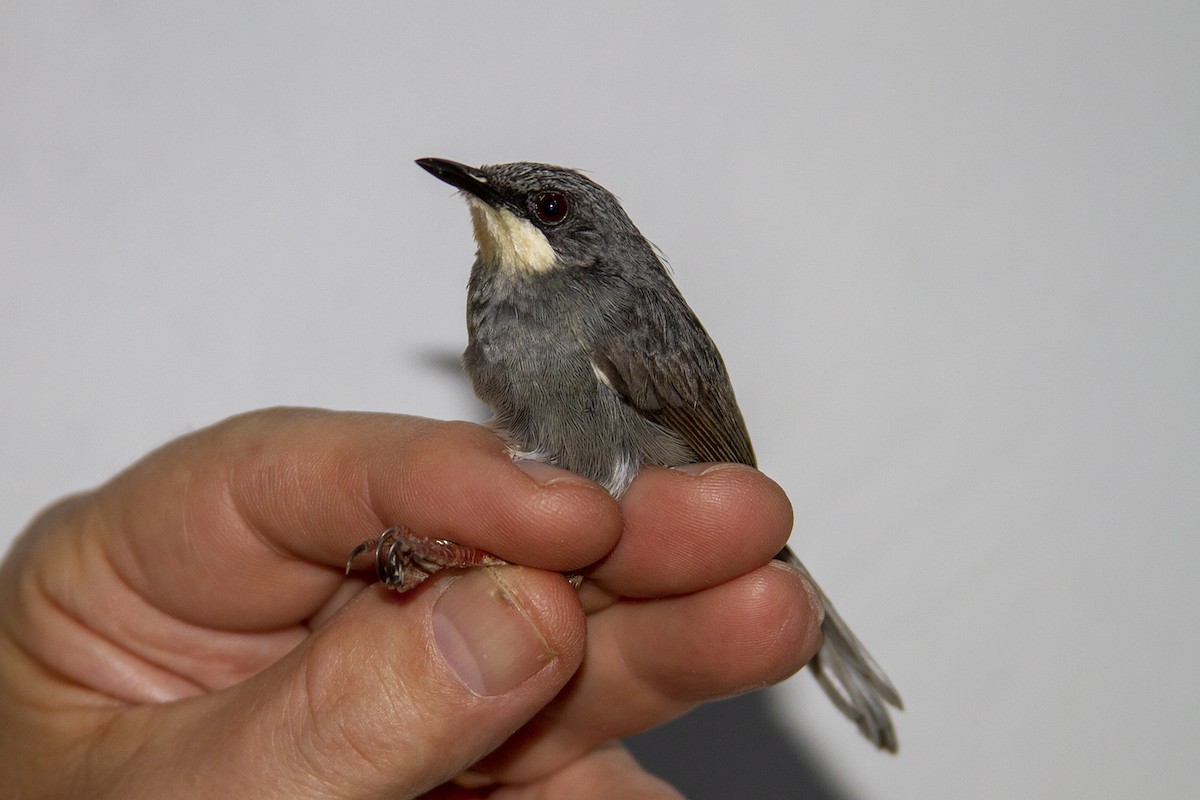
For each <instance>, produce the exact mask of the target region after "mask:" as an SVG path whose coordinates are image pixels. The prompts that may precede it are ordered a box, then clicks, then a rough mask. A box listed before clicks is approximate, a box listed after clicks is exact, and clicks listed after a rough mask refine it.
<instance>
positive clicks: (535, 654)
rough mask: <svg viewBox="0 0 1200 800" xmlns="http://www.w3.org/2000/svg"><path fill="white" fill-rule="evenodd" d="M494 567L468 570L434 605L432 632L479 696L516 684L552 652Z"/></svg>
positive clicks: (449, 661)
mask: <svg viewBox="0 0 1200 800" xmlns="http://www.w3.org/2000/svg"><path fill="white" fill-rule="evenodd" d="M496 573H497V570H494V569H472V570H468V571H467V572H466V573H465V574H464V575H463V576H462V577H460V578H457V579H455V580H454V582H453V583H452V584H451V585H450V586H449V587H448V588H447V589H446V591H445V592H443V593H442V596H441V597H439V598H438V600H437V602H436V603H435V604H434V607H433V638H434V641H435V642H436V643H437V647H438V650H439V651H441V654H442V658H443V659H445V661H446V664H447V665H449V667H450V669H451V670H452V671H453V672H454V674H455V676H457V677H458V679H459V681H461V682H462V684H463V685H464V686H466V687H467V688H468V689H470V690H471V691H472V692H473V693H475V694H477V695H480V696H483V697H494V696H496V695H498V694H504V693H505V692H507V691H510V690H512V689H515V688H516V687H517V686H519V685H520V684H521V683H523V682H525V681H526V680H528V679H529V678H530V677H532V676H533V675H534V673H536V672H537V671H538V670H540V669H541V668H542V667H543V666H544V665H545V664H546V663H547V662H548V661H550V660H552V659H553V658H554V657H555V655H556V654H555V653H554V651H553V650H551V649H550V647H549V645H548V644H547V643H546V640H545V639H544V638H543V637H542V635H541V633H540V632H539V631H538V629H537V628H536V627H535V626H534V625H533V623H532V622H531V621H530V620H529V618H528V617H527V616H526V615H525V613H524V611H523V610H522V609H521V608H520V607H519V606H518V605H517V604H516V602H515V601H514V598H513V595H512V593H511V592H509V591H508V589H507V587H506V586H505V585H504V583H503V581H502V580H501V579H500V578H499V577H498V575H497V574H496Z"/></svg>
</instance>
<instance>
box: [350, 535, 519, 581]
mask: <svg viewBox="0 0 1200 800" xmlns="http://www.w3.org/2000/svg"><path fill="white" fill-rule="evenodd" d="M372 551H374V553H375V575H376V577H378V578H379V580H380V582H382V583H383V585H384V586H387V587H388V588H389V589H395V590H396V591H397V592H407V591H408V590H409V589H412V588H413V587H415V586H417V585H418V584H420V583H421V582H422V581H424V580H425V579H426V578H428V577H429V576H430V575H432V574H433V573H435V572H438V571H439V570H443V569H459V568H465V567H483V566H496V565H500V564H506V563H508V562H506V561H502V560H501V559H499V558H496V557H495V556H494V555H492V554H491V553H488V552H485V551H483V550H480V549H479V548H476V547H467V546H466V545H461V544H456V543H454V542H451V541H447V540H446V539H425V538H422V537H420V536H413V535H412V534H410V533H409V532H408V529H407V528H405V527H403V526H400V525H397V526H395V527H391V528H388V529H387V530H385V531H384V532H383V533H381V534H379V536H378V537H376V538H375V539H368V540H367V541H365V542H363V543H362V544H360V545H359V546H358V547H356V548H354V551H353V552H351V553H350V557H349V558H347V559H346V574H347V575H349V574H350V572H351V571H353V569H354V562H355V561H357V560H358V558H359V556H362V555H366V554H368V553H371V552H372Z"/></svg>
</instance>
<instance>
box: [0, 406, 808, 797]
mask: <svg viewBox="0 0 1200 800" xmlns="http://www.w3.org/2000/svg"><path fill="white" fill-rule="evenodd" d="M791 521H792V518H791V507H790V505H789V503H788V500H787V498H786V496H785V495H784V493H783V492H782V490H781V489H780V488H779V487H778V486H777V485H776V484H775V483H773V482H772V481H771V480H770V479H768V478H767V477H765V476H764V475H762V474H761V473H759V472H757V471H755V470H752V469H750V468H748V467H742V466H734V465H720V466H715V467H714V466H713V465H707V466H696V467H690V468H687V469H686V470H667V469H659V468H652V469H647V470H645V471H644V472H643V473H642V475H641V476H639V477H638V479H637V480H636V481H635V482H634V484H633V485H632V486H631V487H630V489H629V490H628V492H627V493H626V494H625V496H624V497H623V498H622V500H621V501H620V503H618V502H617V501H614V500H613V499H612V498H610V497H609V496H608V495H607V494H606V493H605V492H604V491H603V490H602V489H601V488H600V487H598V486H596V485H595V484H592V483H590V482H588V481H586V480H583V479H582V478H579V477H577V476H573V475H571V474H570V473H565V472H562V471H560V470H556V469H553V468H550V467H545V466H542V465H532V466H531V465H521V466H518V465H515V464H514V462H513V461H512V459H511V458H509V456H508V455H507V453H506V452H505V449H504V447H503V445H502V443H501V442H500V441H499V440H498V439H497V438H496V437H495V436H494V435H492V434H491V433H490V432H488V431H487V430H486V429H484V428H482V427H480V426H477V425H473V424H470V423H454V422H438V421H433V420H427V419H419V418H415V417H405V416H398V415H385V414H355V413H335V412H326V411H316V410H300V409H273V410H268V411H262V412H255V413H252V414H247V415H243V416H240V417H236V418H233V419H231V420H227V421H225V422H223V423H220V424H218V425H215V426H213V427H211V428H207V429H205V430H202V431H199V432H197V433H194V434H191V435H189V436H186V437H184V438H182V439H179V440H176V441H174V442H172V443H170V444H168V445H166V446H165V447H163V448H161V449H160V450H158V451H156V452H154V453H152V454H150V455H149V456H147V457H146V458H144V459H142V460H141V461H139V462H138V463H137V464H135V465H134V466H132V467H130V468H129V469H128V470H126V471H125V472H123V473H121V474H120V475H118V476H117V477H115V478H113V479H112V480H111V481H109V482H108V483H106V484H105V485H103V486H101V487H100V488H99V489H96V490H95V491H91V492H87V493H84V494H81V495H77V496H75V497H71V498H68V499H66V500H63V501H60V502H59V503H57V504H55V505H54V506H52V507H51V508H49V509H48V510H46V511H45V512H43V513H42V514H41V515H40V516H39V517H38V518H37V519H35V520H34V521H33V522H32V523H31V525H30V527H29V528H28V529H27V530H26V531H25V533H24V534H23V535H22V537H21V538H20V540H19V541H18V543H17V544H16V545H15V546H14V548H13V549H12V550H11V551H10V552H9V554H8V555H7V557H6V559H5V561H4V563H3V565H0V721H2V724H0V795H3V796H6V797H10V796H15V797H22V798H38V797H54V798H73V797H80V798H83V797H87V798H110V797H111V798H118V797H120V798H128V797H196V798H204V797H222V798H223V797H230V796H235V797H260V798H285V797H286V798H294V797H311V798H385V797H386V798H415V797H428V798H470V797H483V796H487V797H490V798H560V797H561V798H584V799H585V800H586V799H587V798H609V797H617V796H619V797H628V798H677V797H679V795H678V793H676V792H675V791H674V790H673V789H672V788H671V787H669V786H667V785H666V784H665V783H663V782H662V781H660V780H658V779H657V778H655V777H653V776H651V775H649V774H648V773H646V772H645V771H643V770H642V769H641V768H640V767H639V766H638V765H637V764H636V762H634V760H633V759H632V758H631V757H630V756H629V755H628V753H627V752H625V751H624V750H623V749H622V748H621V747H620V746H619V745H617V744H614V743H613V742H614V741H615V740H616V739H619V738H620V737H622V736H625V735H629V734H632V733H635V732H639V731H643V730H647V729H649V728H651V727H654V726H655V725H658V724H661V723H663V722H665V721H667V720H669V719H672V718H674V717H676V716H678V715H679V714H681V713H683V712H684V711H686V710H688V709H689V708H692V707H693V706H695V705H696V704H697V703H700V702H703V701H706V700H710V699H715V698H719V697H725V696H729V695H732V694H737V693H740V692H744V691H747V690H749V689H753V688H757V687H761V686H766V685H769V684H772V683H775V682H778V681H780V680H782V679H783V678H785V677H787V676H788V675H790V674H792V673H793V672H795V671H796V670H797V669H799V668H800V667H801V666H802V665H803V664H804V663H805V662H806V661H807V660H808V659H809V658H810V657H811V656H812V654H813V653H814V652H815V650H816V648H817V646H818V645H819V643H820V632H819V621H820V610H819V608H818V607H817V605H816V603H815V601H813V600H812V599H811V598H812V594H811V591H810V590H809V587H808V586H807V584H806V583H805V582H804V580H803V579H802V578H801V577H800V576H799V575H797V574H796V573H795V572H793V571H792V570H790V569H789V568H788V567H786V566H784V565H783V564H780V563H779V562H771V563H768V562H769V561H770V559H771V556H772V555H773V554H774V553H775V552H777V551H778V550H779V549H780V547H781V546H782V545H783V543H784V541H785V540H786V539H787V536H788V533H789V531H790V528H791ZM400 522H402V523H403V524H405V525H406V526H408V528H409V529H410V530H411V531H413V532H414V533H418V534H420V533H427V534H428V535H430V536H437V537H442V538H447V539H452V540H454V541H457V542H460V543H463V544H466V545H469V546H473V547H478V548H481V549H483V550H486V551H488V552H491V553H494V554H496V555H497V556H499V557H501V558H503V559H504V560H506V561H509V562H511V563H513V564H521V565H523V566H520V567H518V566H500V567H487V568H477V569H473V570H469V571H465V572H464V571H457V570H447V571H445V572H441V573H438V574H437V575H435V576H434V577H432V578H430V579H429V580H428V581H426V583H425V584H423V585H422V586H420V587H419V588H418V589H416V590H414V591H412V592H410V593H407V594H405V595H404V596H399V595H397V594H395V593H393V592H389V591H387V590H386V589H383V588H382V587H380V586H378V585H372V586H369V585H368V583H369V578H370V576H362V575H354V576H351V577H346V576H345V575H344V573H343V566H344V562H345V559H346V556H347V554H348V553H349V552H350V551H351V550H352V549H353V548H354V546H355V545H357V544H358V543H359V542H360V541H362V540H363V539H364V538H367V537H370V536H374V535H375V534H377V533H378V532H379V531H380V530H382V529H383V528H385V527H387V526H389V525H393V524H396V523H400ZM581 569H584V570H585V571H586V575H587V579H586V580H585V582H584V584H583V586H582V587H581V589H580V591H579V592H576V591H575V590H574V589H573V588H572V587H571V586H570V585H569V583H568V582H567V580H566V579H565V578H564V577H563V576H562V574H561V573H563V572H571V571H577V570H581ZM480 653H483V654H485V655H484V656H482V657H481V656H480ZM729 768H730V769H736V768H737V765H736V764H730V765H729Z"/></svg>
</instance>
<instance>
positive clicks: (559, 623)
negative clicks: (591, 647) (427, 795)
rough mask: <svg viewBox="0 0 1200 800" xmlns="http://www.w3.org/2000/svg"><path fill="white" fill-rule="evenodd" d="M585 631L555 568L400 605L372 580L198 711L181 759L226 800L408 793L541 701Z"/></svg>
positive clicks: (559, 682)
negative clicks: (192, 761) (285, 650)
mask: <svg viewBox="0 0 1200 800" xmlns="http://www.w3.org/2000/svg"><path fill="white" fill-rule="evenodd" d="M585 631H586V629H585V621H584V617H583V612H582V610H581V609H580V606H579V601H578V599H577V597H576V594H575V592H574V590H573V589H571V588H570V586H569V585H568V583H567V582H566V580H564V579H563V577H562V576H561V575H558V574H556V573H549V572H542V571H539V570H533V569H526V568H521V567H510V566H504V567H490V568H476V569H472V570H468V571H466V572H463V573H460V574H447V575H441V576H436V577H435V578H432V579H430V580H429V581H427V582H426V584H425V585H423V586H422V587H421V588H420V589H419V590H417V591H415V592H413V593H411V594H409V595H405V596H404V597H403V598H401V597H398V596H397V595H396V594H395V593H393V592H390V591H387V590H385V589H383V588H382V587H379V586H373V587H370V588H368V589H367V590H366V591H363V592H361V593H360V594H359V595H358V596H357V597H355V598H354V599H353V600H351V601H350V602H349V603H347V605H346V606H345V607H343V608H342V609H341V610H340V611H339V612H338V613H337V614H336V615H335V616H334V617H332V618H331V619H330V620H329V621H328V622H327V623H326V624H325V625H324V626H322V627H321V628H320V629H318V630H317V631H316V632H314V634H313V635H312V636H311V637H309V638H308V639H307V640H306V641H305V642H304V643H303V644H302V645H300V646H299V647H297V649H296V650H294V651H293V652H292V653H290V654H288V656H286V657H285V658H284V659H283V660H281V661H280V662H278V663H277V664H275V665H274V666H272V667H271V668H270V669H268V670H266V671H264V672H262V673H260V674H259V675H258V676H256V677H255V678H253V679H251V680H249V681H247V682H245V683H243V684H240V685H239V686H237V687H236V688H233V689H231V690H229V691H227V692H222V693H219V694H218V695H213V696H210V697H209V698H207V699H208V700H213V701H215V700H217V699H218V698H222V700H223V701H224V702H223V703H222V704H221V705H222V708H221V709H220V710H219V711H215V712H214V710H213V709H212V708H210V709H209V711H210V712H213V713H209V714H205V715H204V716H205V717H207V720H206V721H205V724H204V725H203V726H202V727H204V728H205V729H206V730H205V731H204V733H205V734H208V735H200V736H197V735H196V734H197V733H198V731H197V730H196V729H195V727H193V726H187V727H190V728H192V730H191V731H190V732H189V734H188V735H187V738H188V739H189V740H190V742H191V747H189V751H190V754H191V755H192V756H193V757H195V758H197V759H199V760H200V761H202V762H204V763H206V764H207V765H208V768H204V767H201V769H200V770H199V771H200V772H201V773H203V772H209V771H210V770H211V774H210V775H209V776H208V777H207V778H206V779H202V781H201V782H203V783H205V784H207V785H208V786H209V787H210V788H212V787H220V788H222V789H223V791H220V792H219V794H220V796H223V797H227V796H231V795H230V794H229V792H230V791H232V792H233V795H232V796H256V797H277V796H278V797H314V798H357V797H381V796H382V797H415V796H417V795H420V794H422V793H424V792H426V791H428V790H429V789H431V788H433V787H435V786H438V785H440V784H442V783H445V782H446V781H448V780H451V779H452V778H454V777H455V776H456V775H459V774H461V773H462V772H463V771H465V770H466V769H467V768H468V767H470V766H471V765H472V764H473V763H475V762H476V761H478V760H479V759H480V758H482V757H483V756H484V755H486V754H487V753H489V752H491V751H492V750H494V749H495V748H496V747H498V746H499V745H500V744H501V743H502V742H504V741H505V740H506V739H507V738H508V737H509V736H511V735H512V734H513V733H514V732H515V731H516V730H517V729H518V728H520V727H521V726H522V725H523V724H524V723H525V722H527V721H528V720H529V719H530V718H531V717H532V716H533V715H534V714H536V713H537V712H538V711H539V710H541V708H542V707H543V706H545V705H546V704H547V703H549V702H550V700H551V699H553V697H554V696H555V695H556V694H557V693H558V692H559V691H560V690H561V689H562V687H563V686H564V685H565V684H566V682H567V681H568V680H570V678H571V676H572V675H573V674H574V672H575V670H576V669H577V668H578V666H579V663H580V660H581V658H582V654H583V644H584V639H585ZM193 721H194V722H197V723H200V722H201V721H200V720H193ZM214 726H215V727H214ZM204 740H206V741H207V742H208V743H209V744H210V745H211V749H210V747H204V746H200V747H199V748H197V744H198V743H199V741H204ZM205 750H207V751H208V752H207V753H205V754H204V755H201V753H202V752H203V751H205ZM214 751H215V752H214ZM174 768H175V769H178V762H176V765H175V766H174ZM176 774H178V773H176ZM195 777H197V778H200V777H201V776H199V775H197V776H195ZM208 780H211V781H212V783H208ZM251 791H252V792H253V794H250V792H251Z"/></svg>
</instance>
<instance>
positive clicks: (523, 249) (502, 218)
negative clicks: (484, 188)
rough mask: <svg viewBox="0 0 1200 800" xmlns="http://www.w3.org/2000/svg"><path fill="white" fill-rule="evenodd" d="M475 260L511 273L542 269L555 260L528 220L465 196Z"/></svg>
mask: <svg viewBox="0 0 1200 800" xmlns="http://www.w3.org/2000/svg"><path fill="white" fill-rule="evenodd" d="M467 205H468V206H470V208H471V223H472V224H473V226H474V229H475V243H476V244H477V245H479V259H480V261H482V262H483V263H484V264H489V265H493V266H495V267H497V268H499V269H501V270H503V271H505V272H509V273H512V274H515V275H520V274H530V273H539V272H546V271H548V270H551V269H553V268H554V265H555V262H556V261H557V258H556V256H555V255H554V248H553V247H551V246H550V242H549V241H548V240H547V239H546V236H545V234H543V233H542V232H541V231H539V230H538V229H537V228H536V227H535V226H534V225H533V223H531V222H530V221H529V220H526V219H521V218H520V217H518V216H517V215H516V214H514V213H512V212H511V211H509V210H508V209H505V208H495V207H493V206H491V205H488V204H487V203H485V202H483V201H482V200H480V199H478V198H475V197H471V196H469V195H468V196H467Z"/></svg>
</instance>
